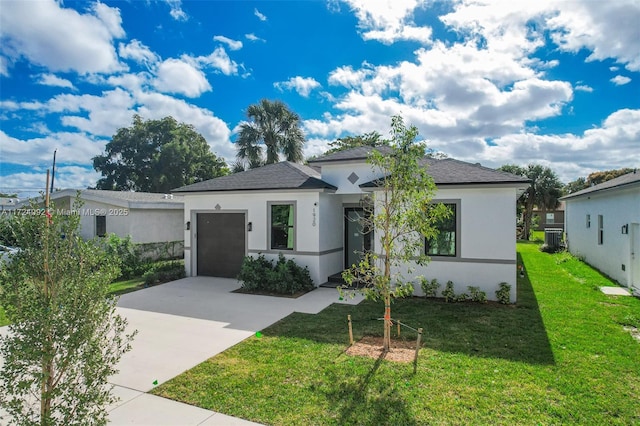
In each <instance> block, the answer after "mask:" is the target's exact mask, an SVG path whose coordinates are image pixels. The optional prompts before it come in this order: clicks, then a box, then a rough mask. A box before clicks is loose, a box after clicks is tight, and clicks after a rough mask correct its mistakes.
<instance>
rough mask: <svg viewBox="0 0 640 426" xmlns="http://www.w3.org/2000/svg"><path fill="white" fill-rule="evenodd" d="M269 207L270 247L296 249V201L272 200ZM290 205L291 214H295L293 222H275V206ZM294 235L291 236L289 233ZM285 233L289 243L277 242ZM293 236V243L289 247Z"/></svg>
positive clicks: (272, 248)
mask: <svg viewBox="0 0 640 426" xmlns="http://www.w3.org/2000/svg"><path fill="white" fill-rule="evenodd" d="M267 205H268V207H267V210H268V231H267V232H268V234H269V249H270V250H279V251H295V250H296V228H297V220H296V215H297V214H296V213H297V206H296V202H295V201H270V202H268V203H267ZM281 206H288V207H289V208H290V210H289V211H290V214H291V215H293V223H292V224H288V223H287V224H284V223H283V224H274V222H273V220H274V207H281ZM290 233H292V234H293V235H292V236H291V237H290V236H289V234H290ZM282 234H284V236H285V238H287V244H286V245H285V244H277V241H278V240H279V239H280V238H282ZM290 238H291V240H292V244H291V247H289V244H288V240H289V239H290Z"/></svg>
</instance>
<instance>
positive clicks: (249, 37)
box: [244, 33, 266, 41]
mask: <svg viewBox="0 0 640 426" xmlns="http://www.w3.org/2000/svg"><path fill="white" fill-rule="evenodd" d="M244 37H245V38H246V39H247V40H249V41H266V40H265V39H263V38H260V37H258V36H257V35H255V34H254V33H249V34H245V35H244Z"/></svg>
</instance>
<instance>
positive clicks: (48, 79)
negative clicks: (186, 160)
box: [38, 74, 75, 89]
mask: <svg viewBox="0 0 640 426" xmlns="http://www.w3.org/2000/svg"><path fill="white" fill-rule="evenodd" d="M38 84H42V85H43V86H53V87H66V88H68V89H75V87H74V85H73V83H71V82H70V81H69V80H67V79H64V78H60V77H58V76H56V75H54V74H42V75H40V78H39V79H38Z"/></svg>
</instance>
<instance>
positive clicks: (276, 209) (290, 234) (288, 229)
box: [270, 203, 295, 250]
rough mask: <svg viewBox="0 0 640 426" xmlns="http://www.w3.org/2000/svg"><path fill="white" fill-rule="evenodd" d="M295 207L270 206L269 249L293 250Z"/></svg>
mask: <svg viewBox="0 0 640 426" xmlns="http://www.w3.org/2000/svg"><path fill="white" fill-rule="evenodd" d="M294 207H295V206H294V205H293V203H291V204H271V208H270V214H271V249H273V250H293V246H294V241H295V208H294Z"/></svg>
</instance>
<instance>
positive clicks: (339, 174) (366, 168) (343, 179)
mask: <svg viewBox="0 0 640 426" xmlns="http://www.w3.org/2000/svg"><path fill="white" fill-rule="evenodd" d="M351 173H355V174H356V175H358V180H357V181H356V182H355V183H351V182H350V181H349V176H350V175H351ZM380 177H382V173H381V172H380V171H374V170H373V168H372V167H371V164H367V163H364V162H361V163H340V164H328V165H323V166H322V180H323V181H325V182H327V183H330V184H331V185H333V186H336V187H337V188H338V190H337V191H336V194H361V193H362V190H361V189H360V185H362V184H363V183H367V182H371V181H372V180H374V179H377V178H380Z"/></svg>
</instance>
